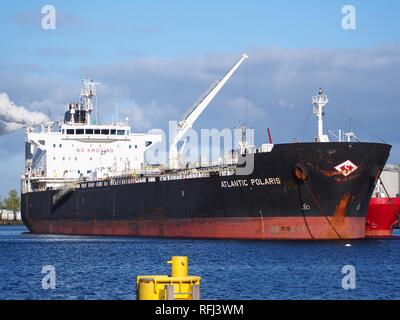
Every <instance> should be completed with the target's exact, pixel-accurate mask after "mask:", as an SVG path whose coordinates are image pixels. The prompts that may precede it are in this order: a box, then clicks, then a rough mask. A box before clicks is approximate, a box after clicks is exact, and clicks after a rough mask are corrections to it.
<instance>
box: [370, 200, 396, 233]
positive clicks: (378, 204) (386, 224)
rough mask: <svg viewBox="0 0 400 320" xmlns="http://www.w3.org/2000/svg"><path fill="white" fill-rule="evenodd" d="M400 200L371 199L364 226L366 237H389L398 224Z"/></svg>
mask: <svg viewBox="0 0 400 320" xmlns="http://www.w3.org/2000/svg"><path fill="white" fill-rule="evenodd" d="M399 212H400V198H371V201H370V203H369V207H368V215H367V222H366V226H365V236H366V237H391V236H392V231H393V227H394V226H395V225H396V224H397V223H398V215H399Z"/></svg>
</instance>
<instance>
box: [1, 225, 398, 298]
mask: <svg viewBox="0 0 400 320" xmlns="http://www.w3.org/2000/svg"><path fill="white" fill-rule="evenodd" d="M26 231H27V230H26V229H25V227H22V226H1V227H0V257H1V264H0V299H135V298H136V296H135V277H136V275H145V274H150V275H151V274H169V265H167V264H166V261H167V260H168V259H169V257H170V256H171V255H187V256H189V271H190V274H192V275H201V276H202V278H203V280H202V286H201V292H202V298H203V299H251V300H253V299H400V268H399V264H400V250H399V248H400V241H399V240H397V239H394V240H362V241H350V242H349V241H339V242H303V241H300V242H261V241H256V242H251V241H210V240H206V241H203V240H176V239H171V240H168V239H142V238H93V237H92V238H91V237H77V236H70V237H67V236H38V235H31V234H27V233H25V232H26ZM346 244H351V247H346ZM45 265H53V266H54V267H55V268H56V289H55V290H44V289H43V288H42V277H43V276H44V274H42V273H41V271H42V267H43V266H45ZM344 265H353V266H354V267H355V268H356V272H357V277H356V279H357V281H356V289H355V290H344V289H342V285H341V283H342V278H343V277H344V275H343V274H342V273H341V270H342V267H343V266H344Z"/></svg>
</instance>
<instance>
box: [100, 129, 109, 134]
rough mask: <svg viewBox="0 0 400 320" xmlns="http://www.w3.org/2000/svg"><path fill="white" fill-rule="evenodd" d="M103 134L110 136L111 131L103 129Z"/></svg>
mask: <svg viewBox="0 0 400 320" xmlns="http://www.w3.org/2000/svg"><path fill="white" fill-rule="evenodd" d="M101 134H110V130H108V129H103V130H101Z"/></svg>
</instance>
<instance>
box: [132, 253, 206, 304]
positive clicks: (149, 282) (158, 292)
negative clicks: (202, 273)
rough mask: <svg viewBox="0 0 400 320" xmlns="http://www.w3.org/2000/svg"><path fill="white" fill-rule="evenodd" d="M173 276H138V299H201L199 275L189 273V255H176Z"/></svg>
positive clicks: (173, 261) (171, 261)
mask: <svg viewBox="0 0 400 320" xmlns="http://www.w3.org/2000/svg"><path fill="white" fill-rule="evenodd" d="M168 264H170V265H171V276H166V275H155V276H138V277H137V278H136V296H137V299H138V300H200V281H201V277H199V276H189V275H188V257H179V256H174V257H172V259H171V260H170V261H168Z"/></svg>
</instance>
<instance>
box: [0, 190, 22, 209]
mask: <svg viewBox="0 0 400 320" xmlns="http://www.w3.org/2000/svg"><path fill="white" fill-rule="evenodd" d="M20 208H21V200H20V198H19V194H18V192H17V190H15V189H13V190H10V192H9V193H8V197H7V198H5V199H4V200H1V198H0V209H6V210H11V211H13V212H14V213H15V212H17V211H20Z"/></svg>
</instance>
